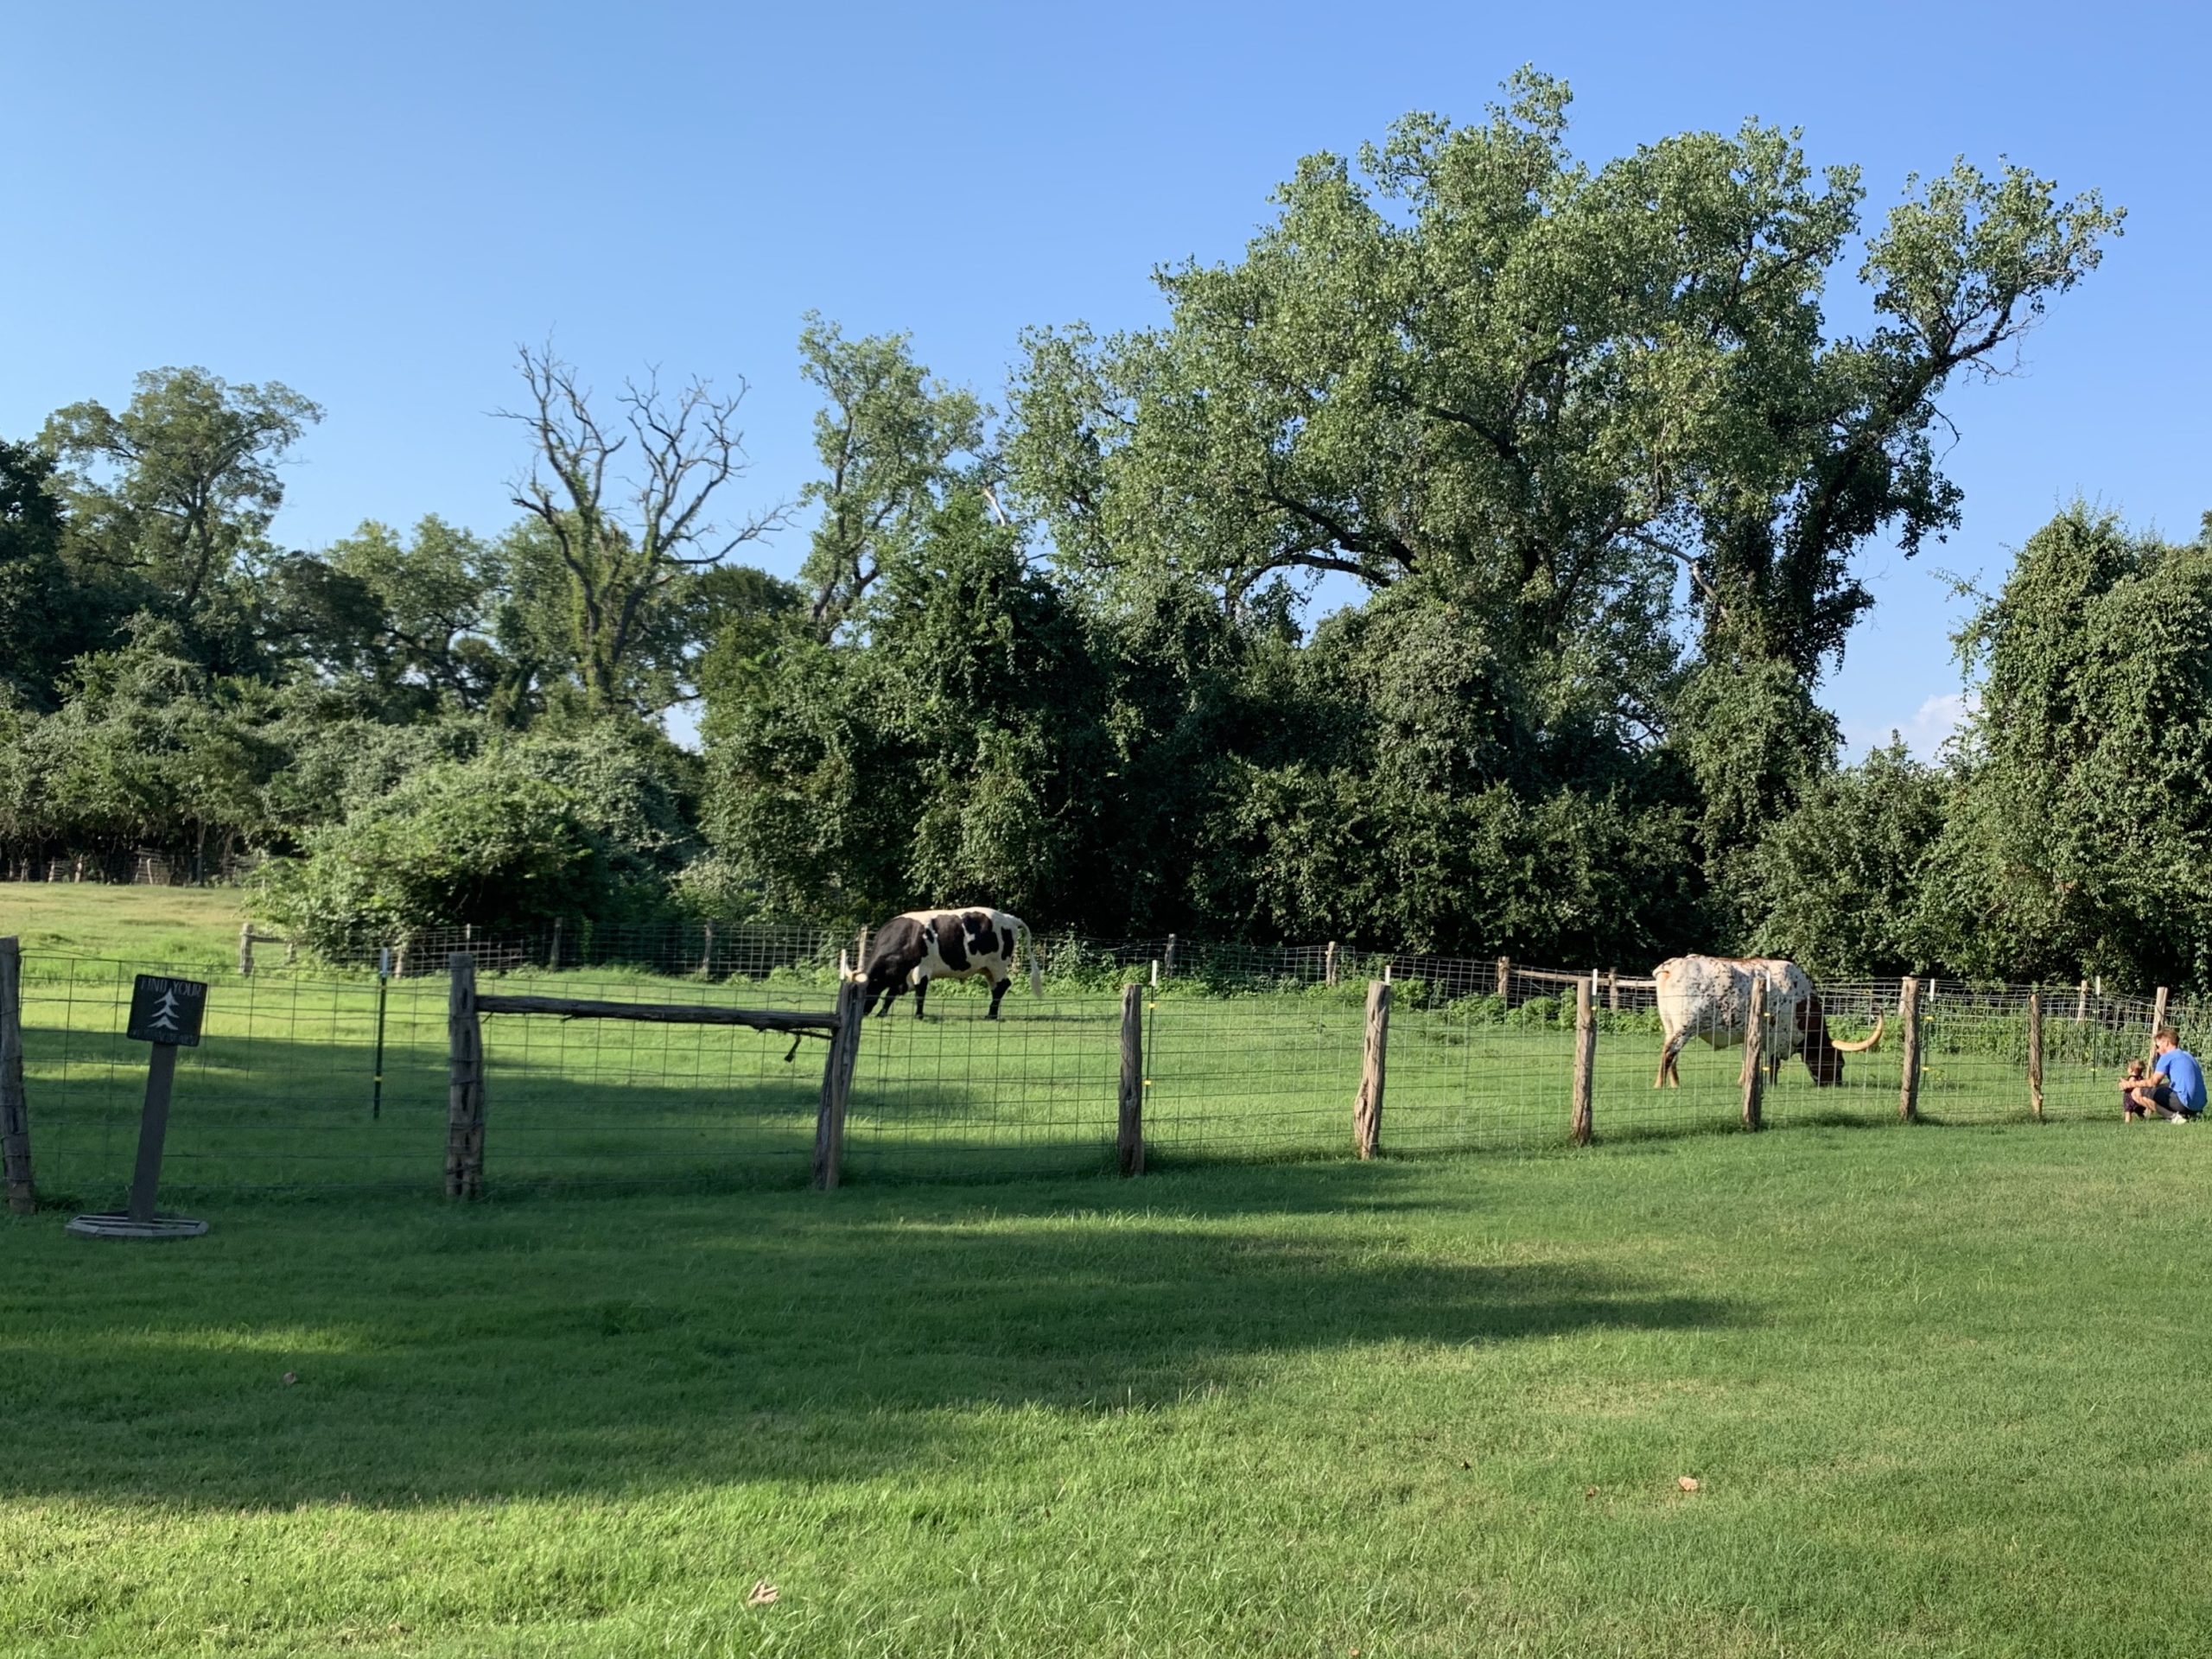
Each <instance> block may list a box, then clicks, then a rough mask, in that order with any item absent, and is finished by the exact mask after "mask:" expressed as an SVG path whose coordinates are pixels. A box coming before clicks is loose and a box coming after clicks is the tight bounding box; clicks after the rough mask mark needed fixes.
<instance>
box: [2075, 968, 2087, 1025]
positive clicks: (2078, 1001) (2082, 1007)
mask: <svg viewBox="0 0 2212 1659" xmlns="http://www.w3.org/2000/svg"><path fill="white" fill-rule="evenodd" d="M2088 1017H2089V982H2088V980H2086V979H2085V980H2083V981H2082V988H2080V989H2079V990H2077V991H2076V992H2075V993H2074V1023H2075V1025H2077V1026H2078V1025H2081V1024H2082V1023H2083V1022H2084V1021H2086V1020H2088Z"/></svg>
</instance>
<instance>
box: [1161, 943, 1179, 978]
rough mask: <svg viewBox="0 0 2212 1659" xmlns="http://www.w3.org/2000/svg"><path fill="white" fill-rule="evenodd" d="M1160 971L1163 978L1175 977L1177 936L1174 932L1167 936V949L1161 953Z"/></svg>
mask: <svg viewBox="0 0 2212 1659" xmlns="http://www.w3.org/2000/svg"><path fill="white" fill-rule="evenodd" d="M1160 975H1161V976H1162V977H1163V978H1166V979H1173V978H1174V977H1175V936H1174V935H1173V933H1170V934H1169V935H1168V936H1167V949H1166V950H1164V951H1162V952H1161V953H1160Z"/></svg>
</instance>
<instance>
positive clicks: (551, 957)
mask: <svg viewBox="0 0 2212 1659" xmlns="http://www.w3.org/2000/svg"><path fill="white" fill-rule="evenodd" d="M545 965H546V966H547V967H548V968H550V969H553V970H554V971H555V972H556V973H558V972H559V971H560V968H561V918H559V917H558V916H556V917H555V918H553V948H552V949H551V950H549V951H547V952H546V953H545Z"/></svg>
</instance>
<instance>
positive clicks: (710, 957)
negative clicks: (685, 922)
mask: <svg viewBox="0 0 2212 1659" xmlns="http://www.w3.org/2000/svg"><path fill="white" fill-rule="evenodd" d="M700 931H701V932H702V935H703V936H704V937H703V938H702V942H701V944H700V946H699V977H700V978H702V979H712V978H713V977H714V976H715V925H714V924H713V923H712V922H704V923H702V924H701V925H700Z"/></svg>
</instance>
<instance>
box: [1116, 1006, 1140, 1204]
mask: <svg viewBox="0 0 2212 1659" xmlns="http://www.w3.org/2000/svg"><path fill="white" fill-rule="evenodd" d="M1144 1084H1145V1077H1144V987H1143V986H1141V985H1124V986H1122V1128H1121V1135H1120V1137H1119V1140H1118V1142H1117V1145H1118V1147H1119V1149H1120V1152H1121V1156H1122V1174H1124V1175H1141V1174H1143V1173H1144Z"/></svg>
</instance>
